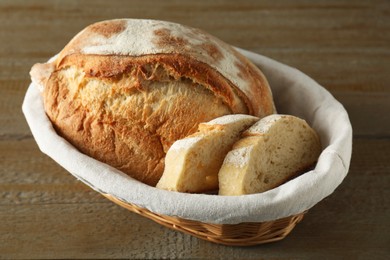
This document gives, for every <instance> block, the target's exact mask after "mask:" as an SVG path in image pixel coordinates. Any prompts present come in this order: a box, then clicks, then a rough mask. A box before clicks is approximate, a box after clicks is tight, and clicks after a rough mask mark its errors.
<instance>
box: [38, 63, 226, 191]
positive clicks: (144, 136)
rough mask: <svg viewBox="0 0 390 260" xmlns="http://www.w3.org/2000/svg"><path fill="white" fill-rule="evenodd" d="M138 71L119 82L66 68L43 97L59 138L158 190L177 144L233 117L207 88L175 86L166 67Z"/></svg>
mask: <svg viewBox="0 0 390 260" xmlns="http://www.w3.org/2000/svg"><path fill="white" fill-rule="evenodd" d="M84 68H85V67H84ZM149 69H150V68H149ZM140 70H141V69H140V68H139V67H136V66H135V67H133V68H132V69H129V70H128V71H127V72H125V73H123V74H121V75H120V76H119V75H116V76H115V77H104V78H103V77H100V78H99V77H98V78H97V77H92V76H90V75H88V74H86V73H85V72H84V71H83V70H81V69H79V68H78V67H76V66H70V65H69V66H64V67H63V68H60V69H58V70H57V71H55V72H54V73H53V74H52V76H51V77H50V78H49V80H48V82H47V84H46V87H45V89H44V92H43V97H44V104H45V110H46V113H47V114H48V116H49V118H50V120H51V121H52V122H53V125H54V127H55V129H56V131H57V132H58V133H59V134H60V135H61V136H63V137H64V138H65V139H67V140H68V141H69V142H71V143H72V144H73V145H74V146H75V147H76V148H78V149H79V150H80V151H81V152H83V153H85V154H87V155H89V156H91V157H93V158H95V159H97V160H99V161H103V162H105V163H107V164H109V165H112V166H113V167H115V168H118V169H120V170H122V171H123V172H124V173H126V174H128V175H130V176H132V177H133V178H135V179H137V180H140V181H142V182H144V183H147V184H149V185H153V186H154V185H155V184H156V183H157V182H158V180H159V178H160V177H161V174H162V172H163V169H164V158H165V153H166V151H167V150H168V149H169V147H170V146H171V144H172V143H173V142H174V141H176V140H178V139H181V138H184V137H185V136H187V135H189V134H191V133H193V132H195V131H196V129H197V127H198V124H199V123H200V122H205V121H209V120H211V119H213V118H216V117H219V116H221V115H225V114H231V113H232V111H231V109H230V108H229V107H228V106H227V105H226V104H224V102H223V100H222V99H220V98H218V97H216V96H215V95H214V94H213V92H211V91H210V90H208V89H207V88H204V87H202V86H201V85H199V84H197V83H194V82H192V81H190V80H188V79H182V78H178V79H176V80H172V78H171V77H170V74H167V71H165V70H164V69H163V67H159V66H157V68H155V70H154V72H153V73H139V71H140ZM152 79H153V80H152ZM205 104H207V105H205ZM195 108H196V109H195Z"/></svg>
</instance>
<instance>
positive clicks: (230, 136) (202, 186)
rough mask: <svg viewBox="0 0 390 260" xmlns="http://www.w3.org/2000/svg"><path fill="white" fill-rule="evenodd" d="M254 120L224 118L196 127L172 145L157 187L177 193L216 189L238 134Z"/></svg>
mask: <svg viewBox="0 0 390 260" xmlns="http://www.w3.org/2000/svg"><path fill="white" fill-rule="evenodd" d="M256 121H258V118H257V117H254V116H249V115H238V114H236V115H226V116H222V117H219V118H216V119H214V120H211V121H209V122H207V123H201V124H199V127H198V131H197V132H196V133H194V134H192V135H190V136H188V137H186V138H184V139H180V140H178V141H176V142H175V143H173V145H172V146H171V147H170V148H169V150H168V152H167V155H166V157H165V168H164V173H163V175H162V177H161V179H160V181H159V182H158V183H157V186H156V187H157V188H160V189H165V190H171V191H179V192H190V193H199V192H208V191H216V190H218V172H219V169H220V167H221V165H222V162H223V160H224V158H225V156H226V154H227V153H228V152H229V151H230V150H231V148H232V146H233V144H234V143H235V142H236V141H237V140H238V139H239V138H240V135H241V133H242V132H243V131H244V130H245V129H247V128H248V127H250V126H251V125H252V124H254V123H255V122H256Z"/></svg>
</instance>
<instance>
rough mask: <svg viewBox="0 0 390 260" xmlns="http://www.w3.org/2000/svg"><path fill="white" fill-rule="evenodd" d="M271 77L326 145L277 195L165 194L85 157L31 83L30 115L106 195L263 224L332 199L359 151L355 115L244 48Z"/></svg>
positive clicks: (50, 144) (74, 169) (281, 100)
mask: <svg viewBox="0 0 390 260" xmlns="http://www.w3.org/2000/svg"><path fill="white" fill-rule="evenodd" d="M238 50H239V51H240V52H241V53H243V54H244V55H245V56H247V57H248V58H249V59H250V60H252V61H253V62H254V63H255V64H256V65H257V66H259V68H261V70H262V71H263V72H264V74H265V75H266V77H267V78H268V81H269V83H270V86H271V88H272V91H273V95H274V99H275V103H276V107H277V109H278V112H279V113H285V114H292V115H296V116H299V117H301V118H304V119H305V120H306V121H307V122H308V123H309V124H310V125H312V126H313V127H314V128H315V129H316V130H317V131H318V133H319V134H320V136H321V142H322V145H323V147H324V150H323V152H322V153H321V155H320V158H319V160H318V163H317V165H316V167H315V169H314V170H312V171H309V172H307V173H305V174H303V175H301V176H299V177H297V178H295V179H293V180H291V181H289V182H287V183H285V184H283V185H281V186H279V187H277V188H275V189H272V190H270V191H267V192H264V193H261V194H253V195H245V196H230V197H229V196H217V195H206V194H185V193H178V192H170V191H165V190H159V189H156V188H154V187H150V186H147V185H145V184H143V183H140V182H138V181H136V180H134V179H132V178H130V177H128V176H127V175H125V174H123V173H122V172H120V171H118V170H116V169H114V168H113V167H110V166H108V165H106V164H104V163H102V162H99V161H97V160H95V159H93V158H91V157H88V156H86V155H84V154H82V153H80V152H79V151H78V150H77V149H75V148H74V147H73V146H72V145H70V144H69V143H68V142H67V141H66V140H64V139H63V138H62V137H60V136H58V135H57V133H56V132H55V131H54V129H53V127H52V125H51V122H50V121H49V120H48V118H47V116H46V114H45V112H44V108H43V102H42V99H41V96H40V93H39V90H38V87H37V86H36V85H34V83H31V84H30V86H29V88H28V90H27V93H26V96H25V99H24V103H23V112H24V114H25V117H26V119H27V122H28V124H29V126H30V128H31V132H32V134H33V136H34V138H35V140H36V142H37V143H38V146H39V148H40V149H41V151H42V152H43V153H45V154H47V155H48V156H50V157H51V158H52V159H54V160H55V161H56V162H57V163H58V164H60V165H61V166H62V167H64V168H65V169H66V170H68V171H69V172H70V173H71V174H72V175H74V176H75V177H76V178H78V179H79V180H81V181H83V182H84V183H86V184H87V185H88V186H90V187H91V188H93V189H95V190H96V191H99V192H101V193H108V194H111V195H113V196H115V197H117V198H119V199H121V200H123V201H125V202H130V203H132V204H136V205H138V206H140V207H142V208H146V209H148V210H150V211H152V212H155V213H158V214H163V215H168V216H177V217H181V218H184V219H191V220H196V221H201V222H205V223H216V224H235V223H241V222H262V221H269V220H274V219H278V218H283V217H287V216H290V215H294V214H298V213H301V212H304V211H306V210H308V209H310V208H311V207H313V206H314V205H315V204H317V203H318V202H319V201H321V200H322V199H324V198H325V197H327V196H329V195H330V194H331V193H332V192H333V191H334V190H335V189H336V188H337V186H338V185H339V184H340V183H341V182H342V181H343V179H344V178H345V176H346V175H347V172H348V169H349V164H350V159H351V153H352V127H351V124H350V121H349V118H348V114H347V112H346V111H345V109H344V108H343V106H342V105H341V104H340V103H339V102H338V101H336V100H335V99H334V98H333V96H332V95H331V94H330V93H328V92H327V91H326V90H325V89H324V88H323V87H321V86H320V85H319V84H317V83H316V82H315V81H314V80H312V79H311V78H309V77H308V76H306V75H305V74H303V73H302V72H300V71H298V70H296V69H294V68H291V67H289V66H286V65H283V64H281V63H279V62H277V61H274V60H272V59H270V58H267V57H264V56H261V55H258V54H255V53H252V52H248V51H245V50H241V49H238Z"/></svg>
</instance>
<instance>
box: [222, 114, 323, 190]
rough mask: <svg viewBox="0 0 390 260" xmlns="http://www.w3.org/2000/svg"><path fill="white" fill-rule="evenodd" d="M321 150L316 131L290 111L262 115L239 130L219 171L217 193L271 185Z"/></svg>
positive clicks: (310, 162)
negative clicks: (249, 125) (262, 116)
mask: <svg viewBox="0 0 390 260" xmlns="http://www.w3.org/2000/svg"><path fill="white" fill-rule="evenodd" d="M320 152H321V144H320V141H319V137H318V135H317V133H316V132H315V131H314V130H313V129H312V128H311V127H310V126H309V125H308V124H307V123H306V122H305V121H304V120H302V119H299V118H297V117H294V116H290V115H271V116H268V117H265V118H263V119H261V120H260V121H258V122H257V123H256V124H254V125H253V126H252V127H250V128H249V129H248V130H246V131H245V132H244V133H243V138H242V139H240V140H239V141H237V142H236V143H235V144H234V146H233V149H232V150H231V151H230V152H229V153H228V154H227V156H226V158H225V160H224V163H223V165H222V167H221V169H220V171H219V176H218V177H219V194H220V195H242V194H252V193H260V192H264V191H267V190H270V189H272V188H275V187H277V186H279V185H281V184H282V183H284V182H286V181H288V180H290V179H291V178H294V177H296V176H297V175H299V174H300V173H302V172H303V171H305V170H307V169H309V168H310V167H312V166H313V165H314V164H315V163H316V161H317V159H318V157H319V154H320Z"/></svg>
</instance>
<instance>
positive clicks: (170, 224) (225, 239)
mask: <svg viewBox="0 0 390 260" xmlns="http://www.w3.org/2000/svg"><path fill="white" fill-rule="evenodd" d="M101 194H102V195H103V196H104V197H106V198H107V199H109V200H110V201H112V202H114V203H115V204H117V205H119V206H121V207H123V208H125V209H127V210H129V211H131V212H134V213H136V214H138V215H141V216H143V217H146V218H148V219H150V220H152V221H154V222H156V223H158V224H160V225H163V226H165V227H167V228H170V229H172V230H176V231H179V232H183V233H186V234H189V235H191V236H194V237H197V238H200V239H203V240H206V241H209V242H212V243H216V244H222V245H227V246H255V245H260V244H265V243H271V242H276V241H279V240H282V239H284V238H285V237H286V236H287V235H289V234H290V233H291V231H292V230H293V229H294V228H295V226H296V225H297V224H298V223H299V222H301V221H302V219H303V217H304V215H305V214H306V213H307V211H305V212H301V213H299V214H295V215H292V216H288V217H284V218H280V219H275V220H271V221H265V222H243V223H237V224H214V223H203V222H200V221H195V220H189V219H183V218H180V217H177V216H165V215H162V214H157V213H154V212H151V211H149V210H147V209H145V208H142V207H139V206H137V205H135V204H132V203H127V202H125V201H122V200H120V199H119V198H116V197H115V196H113V195H111V194H107V193H101Z"/></svg>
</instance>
